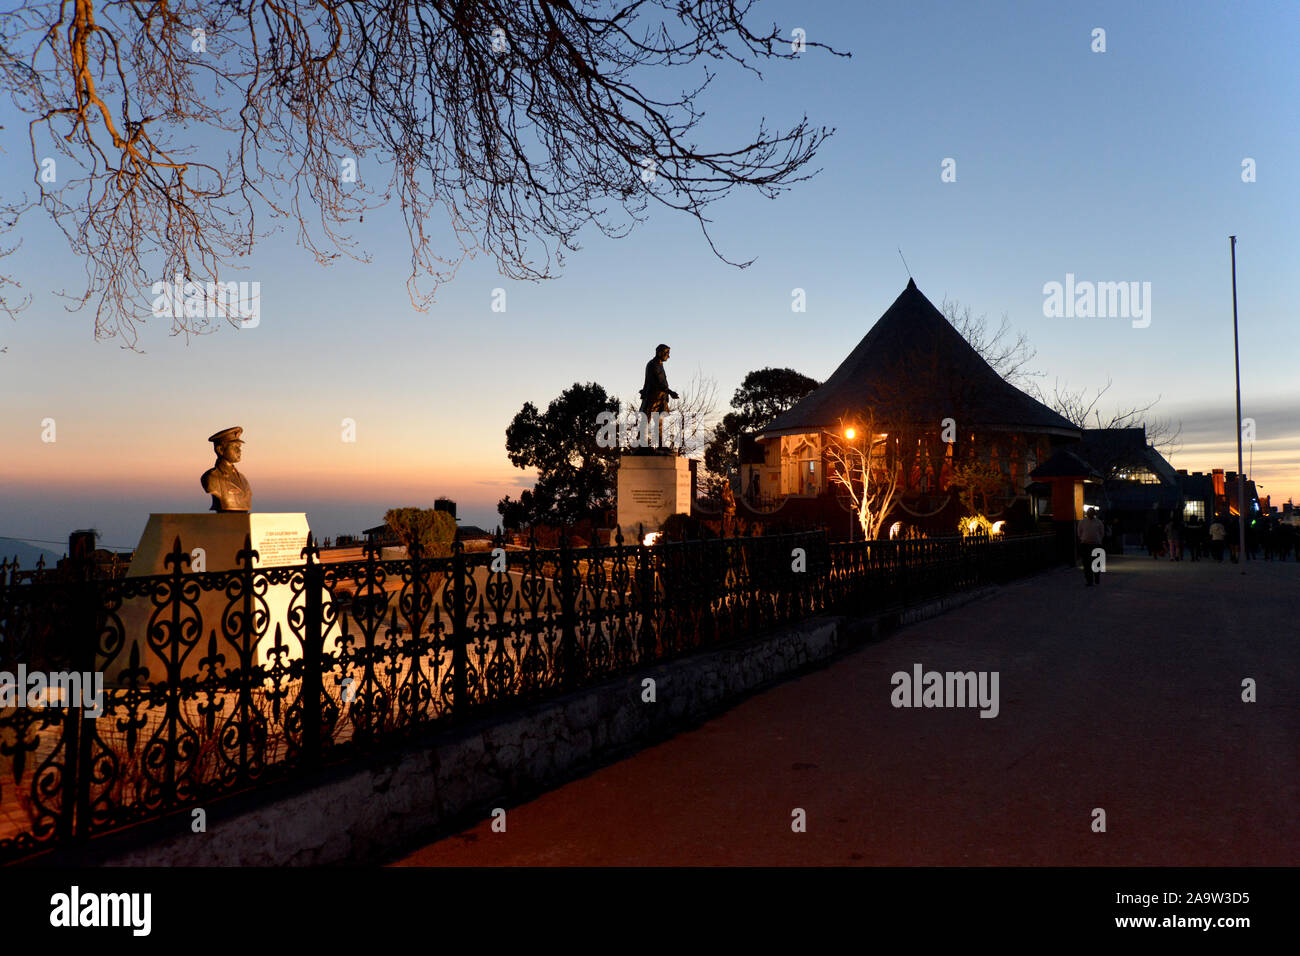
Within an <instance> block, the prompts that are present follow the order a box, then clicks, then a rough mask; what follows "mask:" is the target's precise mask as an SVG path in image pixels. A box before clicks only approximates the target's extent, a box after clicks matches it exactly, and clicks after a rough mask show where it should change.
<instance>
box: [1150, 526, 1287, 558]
mask: <svg viewBox="0 0 1300 956" xmlns="http://www.w3.org/2000/svg"><path fill="white" fill-rule="evenodd" d="M1296 539H1297V534H1296V529H1295V528H1294V527H1292V526H1291V525H1287V524H1283V523H1282V522H1280V521H1278V520H1276V519H1274V518H1269V519H1267V520H1259V521H1252V522H1251V523H1250V524H1248V525H1246V557H1247V558H1248V559H1250V560H1257V559H1258V558H1259V555H1260V552H1261V551H1263V556H1264V560H1265V561H1273V560H1278V561H1285V560H1286V559H1287V558H1288V557H1289V556H1290V555H1291V554H1292V552H1295V553H1296V559H1297V560H1300V548H1298V547H1297V540H1296ZM1240 542H1241V529H1240V527H1239V526H1238V524H1237V517H1236V516H1235V515H1215V516H1214V518H1213V519H1212V520H1211V521H1210V523H1209V524H1208V525H1206V524H1205V523H1204V522H1199V521H1198V522H1186V523H1185V522H1183V520H1182V519H1181V517H1180V516H1178V515H1176V514H1175V515H1174V516H1173V517H1171V518H1170V519H1169V520H1168V521H1166V522H1165V523H1163V524H1161V523H1160V522H1158V521H1153V522H1151V524H1149V525H1148V526H1147V529H1146V532H1145V534H1144V535H1143V545H1144V546H1145V547H1146V549H1147V554H1149V555H1151V557H1153V558H1168V559H1169V560H1170V561H1181V560H1183V558H1184V557H1187V558H1188V559H1189V560H1191V561H1199V560H1200V559H1201V558H1207V559H1210V560H1213V561H1218V562H1219V563H1222V562H1223V559H1224V557H1225V556H1226V557H1227V558H1228V559H1229V560H1230V561H1231V562H1232V563H1233V564H1236V563H1237V561H1238V560H1240V554H1239V551H1240V550H1241V546H1240Z"/></svg>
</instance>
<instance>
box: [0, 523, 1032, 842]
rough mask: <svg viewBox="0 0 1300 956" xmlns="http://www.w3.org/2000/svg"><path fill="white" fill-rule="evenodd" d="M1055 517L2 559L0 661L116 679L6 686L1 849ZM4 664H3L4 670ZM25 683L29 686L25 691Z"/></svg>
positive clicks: (0, 751) (511, 700) (999, 563)
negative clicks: (998, 529)
mask: <svg viewBox="0 0 1300 956" xmlns="http://www.w3.org/2000/svg"><path fill="white" fill-rule="evenodd" d="M1054 548H1055V543H1054V538H1053V537H1052V536H1051V535H1035V536H1032V537H1025V538H1016V539H1006V540H993V541H989V540H987V539H984V540H971V539H967V540H963V539H960V538H952V539H925V540H916V541H894V542H890V541H870V542H855V543H852V544H848V543H834V544H832V543H830V542H829V541H828V540H827V537H826V535H825V534H824V533H821V532H815V533H803V534H788V535H771V536H764V537H755V538H723V539H712V540H704V541H682V542H667V543H661V544H657V545H655V546H653V547H644V546H639V545H631V546H624V545H623V543H622V542H621V540H620V541H619V542H618V543H617V544H615V545H614V546H612V547H591V548H570V547H568V546H567V545H566V543H565V542H563V541H562V542H561V546H560V547H559V548H555V549H545V550H544V549H539V548H537V547H530V548H528V549H522V550H521V549H513V550H504V551H502V550H498V551H495V552H484V553H478V554H472V555H471V554H465V553H463V552H461V551H460V550H459V549H458V550H457V551H456V552H455V553H454V554H453V555H452V556H451V557H446V558H414V559H407V560H396V561H382V560H378V556H377V554H376V553H375V552H374V551H373V550H372V551H369V552H368V553H367V558H366V560H361V561H353V562H346V563H337V564H321V563H320V561H319V553H318V551H317V549H316V548H315V547H314V546H312V545H311V543H310V541H309V543H308V546H307V548H305V549H304V551H303V553H302V557H303V559H304V563H303V564H301V565H295V566H290V567H273V568H255V567H254V558H255V552H253V551H251V549H250V548H249V547H248V546H247V545H246V546H245V549H244V550H243V551H241V552H240V554H239V556H238V561H239V566H238V567H237V568H236V569H234V570H229V571H213V572H204V573H195V572H191V571H189V570H188V564H189V560H190V559H189V554H188V552H187V551H186V550H184V549H183V548H182V547H181V543H180V541H179V540H178V541H176V542H175V544H174V546H173V550H172V553H171V555H170V556H169V557H168V558H167V559H166V565H165V566H166V567H167V568H168V569H169V573H167V574H161V575H155V576H149V577H123V578H115V579H103V578H96V577H95V576H94V575H93V574H92V573H91V572H89V571H85V572H84V573H82V574H76V573H65V574H62V575H60V576H50V575H45V576H40V577H37V578H34V579H11V580H10V582H9V583H6V582H5V581H4V579H3V578H0V672H7V673H9V674H16V673H17V671H18V668H19V667H20V666H22V667H25V668H26V670H27V672H28V673H32V672H36V671H41V672H46V673H50V672H65V673H98V674H101V675H103V678H104V682H105V683H104V688H103V694H102V698H101V699H102V712H101V713H99V714H98V716H91V714H93V713H94V707H93V705H92V706H91V707H87V706H80V707H78V706H72V707H64V706H56V705H55V704H54V702H52V701H50V700H48V699H47V700H39V699H37V700H32V699H30V698H28V699H26V700H19V701H18V703H19V704H20V705H23V706H8V705H6V704H5V703H4V702H3V700H2V699H0V861H6V860H13V859H17V858H20V857H23V856H27V855H30V854H32V853H36V852H40V851H42V850H44V849H47V848H50V847H53V846H57V845H65V844H68V843H74V842H77V841H81V840H85V839H88V838H90V837H93V836H95V835H97V834H101V833H105V832H107V831H111V830H116V829H119V828H121V827H125V826H129V825H131V824H134V823H137V822H140V821H142V820H145V819H148V818H151V817H157V816H161V815H164V814H167V813H170V812H172V811H175V810H178V809H181V808H184V807H187V806H195V805H200V804H202V803H204V802H205V801H209V800H212V799H214V798H217V797H221V796H224V795H227V794H230V793H233V792H236V791H241V790H247V789H249V788H253V787H256V786H259V785H262V784H264V783H267V782H270V781H273V780H278V779H282V778H285V777H288V776H291V775H294V774H299V773H302V772H304V771H306V770H309V769H311V768H314V767H319V766H322V765H325V764H333V763H338V762H341V761H346V760H348V759H349V758H353V757H355V756H357V755H360V754H364V753H367V752H371V751H373V750H375V749H376V748H378V747H381V746H388V745H390V744H392V743H394V742H399V741H401V740H402V739H405V738H407V737H409V736H410V735H412V734H415V733H425V732H427V731H429V730H430V729H431V728H432V729H436V728H438V727H440V726H444V725H448V724H450V723H453V722H457V721H462V720H465V719H467V718H469V717H472V716H477V715H481V714H484V713H487V712H492V711H498V710H500V709H503V708H510V707H517V706H519V705H521V704H522V703H525V702H529V701H534V700H537V699H540V698H544V697H547V696H550V695H554V694H558V693H563V692H565V691H568V690H571V689H573V688H576V687H580V686H582V685H584V684H590V683H595V682H598V681H601V680H604V679H606V678H608V677H611V676H613V675H617V674H620V673H627V672H631V671H635V670H637V669H639V668H643V667H645V666H647V665H649V664H651V663H656V662H660V661H664V660H667V659H671V658H674V657H678V656H681V655H684V654H689V653H692V652H694V651H697V650H700V649H703V648H708V647H713V646H716V645H719V644H723V643H726V642H728V641H731V640H734V639H736V638H740V637H743V636H746V635H750V634H754V633H756V632H759V631H762V630H764V629H766V628H770V627H773V626H775V625H778V624H781V623H783V622H787V621H791V620H795V619H798V618H801V617H805V616H807V615H809V614H814V613H819V612H823V611H844V612H847V613H863V612H868V611H873V610H881V609H885V608H888V607H891V606H899V605H904V604H909V603H914V602H917V601H920V600H924V599H926V598H928V597H932V596H934V595H938V594H942V593H947V592H951V591H955V590H958V589H962V588H967V587H971V586H974V585H978V584H982V583H988V582H997V581H1004V580H1007V579H1009V578H1011V577H1014V576H1017V575H1021V574H1025V573H1029V572H1032V571H1035V570H1039V569H1042V568H1044V567H1047V566H1049V565H1051V564H1053V563H1054V562H1055V560H1056V557H1057V555H1056V552H1055V550H1054ZM0 679H3V678H0ZM22 692H23V689H19V693H22Z"/></svg>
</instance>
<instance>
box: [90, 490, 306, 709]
mask: <svg viewBox="0 0 1300 956" xmlns="http://www.w3.org/2000/svg"><path fill="white" fill-rule="evenodd" d="M307 533H308V527H307V516H306V515H305V514H303V513H287V514H260V513H256V512H249V513H243V514H236V513H217V512H211V513H208V514H151V515H150V516H149V522H148V524H146V525H145V529H144V533H143V534H142V535H141V536H140V544H139V546H138V547H137V548H136V549H135V554H134V555H133V556H132V558H131V566H130V568H129V569H128V570H127V577H141V576H145V575H157V574H170V573H171V572H172V568H170V567H167V566H166V564H165V561H166V558H167V555H169V554H170V553H171V551H172V547H173V545H174V543H175V541H176V539H177V538H180V543H181V548H182V550H184V551H185V552H186V553H187V554H189V555H190V557H191V561H190V564H189V566H188V567H187V568H185V569H184V570H186V571H187V572H194V571H229V570H233V569H235V568H238V567H240V563H239V561H238V559H237V555H238V553H239V552H240V551H241V550H242V549H243V548H244V543H245V539H247V538H251V539H252V547H253V550H255V551H257V552H258V558H257V560H256V561H255V562H254V567H256V568H271V567H284V566H286V565H300V564H302V563H303V561H304V559H303V557H302V549H303V548H304V547H305V546H306V544H307ZM259 596H260V598H261V600H262V601H264V602H265V607H263V606H262V604H261V603H260V602H258V601H254V608H255V609H260V610H263V611H264V613H265V615H266V617H265V622H266V624H265V628H264V629H262V628H261V622H260V621H259V622H258V627H259V630H260V632H261V637H260V638H259V639H258V642H257V647H256V650H255V651H254V655H253V661H252V663H253V664H262V665H263V666H266V667H271V666H273V665H274V664H275V661H276V658H275V656H274V654H273V650H274V647H275V630H276V627H277V626H278V627H279V628H280V636H281V644H282V647H283V648H285V649H286V650H287V653H283V654H281V655H280V657H279V660H280V662H281V663H282V664H286V665H287V664H288V662H289V661H291V660H295V659H297V658H299V657H301V656H302V648H301V646H300V645H299V643H298V641H297V640H296V638H295V637H294V633H293V631H292V629H291V628H290V626H289V604H290V601H291V600H292V598H293V590H292V587H291V585H290V584H288V583H284V584H271V585H268V586H267V588H266V591H265V593H262V594H260V595H259ZM322 600H323V601H328V600H329V594H328V592H326V593H324V594H323V595H322ZM299 601H300V602H301V601H302V598H301V597H299ZM227 602H228V598H227V596H226V594H225V592H224V591H201V592H200V593H199V595H198V598H197V601H196V602H195V603H196V604H197V607H198V611H199V614H200V615H201V616H202V623H203V630H202V633H201V634H199V635H198V640H197V642H195V643H194V646H193V647H192V648H188V649H186V648H185V647H184V646H182V648H181V652H182V654H183V655H184V660H183V661H182V663H181V672H180V676H182V677H187V676H204V670H203V669H201V668H200V667H199V661H200V659H202V658H204V657H207V656H208V640H209V637H210V635H212V634H213V633H215V634H216V637H217V653H218V654H223V655H225V658H226V659H225V663H224V665H223V667H224V668H225V669H227V670H228V669H231V668H235V667H239V666H240V661H239V655H238V651H237V648H236V647H235V645H233V644H231V643H230V642H229V641H227V640H226V639H225V637H224V636H223V633H222V629H221V617H222V614H224V613H225V611H226V607H227ZM155 610H157V609H156V608H155V607H154V605H153V604H152V602H151V601H150V599H149V598H147V597H144V598H131V599H129V600H127V601H124V602H123V605H122V608H121V610H120V611H119V612H118V615H119V616H120V617H121V619H122V627H123V632H124V634H125V637H126V646H125V647H124V648H123V650H122V652H121V653H120V654H118V655H117V657H116V658H115V659H114V661H113V662H112V665H111V666H110V667H109V668H108V669H107V670H106V672H105V674H104V679H105V681H107V682H108V683H110V684H113V683H117V682H118V679H119V676H120V674H121V672H122V670H124V669H125V668H126V667H128V666H129V661H130V657H131V644H132V643H133V642H134V643H135V644H136V645H137V646H138V647H139V651H140V664H141V666H144V667H148V668H149V679H150V680H151V681H156V680H161V679H162V678H164V677H165V676H166V675H167V668H166V665H165V664H164V662H163V660H162V659H161V658H160V657H159V656H158V654H157V653H155V651H154V650H153V649H152V648H151V647H150V646H149V642H148V640H147V637H146V635H147V631H148V627H149V620H150V617H151V616H152V615H153V613H154V612H155ZM187 617H188V618H189V619H190V620H192V619H193V613H192V612H190V611H189V610H188V608H184V607H183V608H182V625H183V624H184V621H185V620H186V618H187ZM158 620H159V621H168V620H170V606H169V607H168V608H165V609H163V610H161V612H160V616H159V618H158ZM182 634H183V636H184V637H185V640H186V641H189V640H190V638H191V635H190V634H189V633H187V632H185V630H184V627H183V626H182ZM173 639H174V637H173Z"/></svg>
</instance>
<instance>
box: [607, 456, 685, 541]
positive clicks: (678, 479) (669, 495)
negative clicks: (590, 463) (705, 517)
mask: <svg viewBox="0 0 1300 956" xmlns="http://www.w3.org/2000/svg"><path fill="white" fill-rule="evenodd" d="M678 512H682V513H685V514H690V513H691V464H690V462H689V461H688V460H687V459H685V458H683V457H682V456H680V455H624V456H622V457H621V458H620V459H619V461H618V524H619V527H620V528H622V530H623V540H624V541H625V542H626V543H627V544H634V543H635V544H640V542H639V541H636V540H635V539H636V533H637V527H638V525H639V526H641V527H643V528H644V529H645V533H646V534H650V533H651V532H652V531H658V530H659V527H660V526H661V525H662V524H663V523H664V519H666V518H667V517H668V516H669V515H671V514H677V513H678Z"/></svg>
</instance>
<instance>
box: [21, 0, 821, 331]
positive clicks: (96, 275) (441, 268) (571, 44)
mask: <svg viewBox="0 0 1300 956" xmlns="http://www.w3.org/2000/svg"><path fill="white" fill-rule="evenodd" d="M753 4H754V0H727V2H718V0H695V2H685V0H625V2H621V3H620V2H617V0H615V2H610V0H479V2H464V0H420V2H410V0H99V2H94V0H26V2H23V3H20V4H19V6H18V7H17V9H16V10H14V11H13V12H8V13H3V14H0V59H2V60H3V64H2V65H0V89H2V90H3V92H5V93H6V94H8V96H9V97H10V99H11V100H12V102H13V104H14V106H15V107H17V109H18V110H19V111H20V112H21V113H22V114H24V115H26V116H27V117H28V118H29V138H30V144H31V152H32V162H33V166H34V170H35V171H34V174H33V182H34V183H35V186H36V194H35V196H34V197H31V198H29V197H27V196H22V197H10V198H9V199H8V200H7V201H6V202H5V203H4V204H3V206H2V207H0V215H2V218H3V226H0V229H14V228H17V226H18V222H19V220H20V219H21V218H22V217H23V216H24V215H26V214H28V213H31V212H33V211H34V210H37V209H39V210H42V211H43V212H44V213H45V214H46V215H48V216H49V217H50V218H51V219H52V220H53V221H54V222H55V223H56V225H57V226H58V228H59V229H60V230H62V231H63V233H64V235H65V237H66V239H67V241H68V244H69V246H70V248H71V249H72V250H73V251H74V252H75V253H76V254H77V255H79V256H81V257H83V258H84V260H85V263H86V283H85V288H84V290H83V291H81V292H79V293H73V294H71V295H70V296H69V298H70V300H71V302H72V308H82V307H84V306H86V305H87V304H92V303H93V308H94V310H95V317H96V318H95V334H96V336H97V337H112V336H115V335H121V336H122V337H123V338H124V339H125V340H126V342H127V344H128V345H129V346H134V343H135V340H136V324H137V323H139V322H143V321H146V320H147V319H148V318H150V317H153V316H154V315H156V314H157V313H156V311H155V310H153V308H152V306H153V305H154V304H155V300H154V299H151V298H149V295H155V296H156V292H149V290H151V287H153V285H154V284H155V283H157V282H158V281H160V280H162V281H171V280H173V277H176V276H180V277H182V278H183V280H184V281H186V282H191V283H195V284H196V285H197V286H198V287H199V288H201V289H202V288H206V286H207V284H208V283H217V282H221V281H223V280H226V279H229V275H228V274H227V273H228V272H229V270H230V269H231V268H232V267H233V264H234V263H236V262H238V261H239V260H241V259H244V258H246V257H248V256H249V255H250V254H251V253H252V252H253V250H254V248H255V245H256V243H257V241H258V240H260V239H262V238H264V236H265V235H266V232H264V231H260V230H259V223H258V216H259V215H260V216H263V217H269V220H270V222H271V223H273V224H276V225H278V224H281V223H283V222H285V221H288V222H290V223H292V224H293V225H294V226H296V229H297V238H298V242H299V244H300V245H302V246H303V247H304V248H306V249H307V250H308V251H309V252H310V253H312V254H313V255H314V256H315V257H316V259H317V260H318V261H319V262H321V263H328V262H331V261H333V260H335V259H336V258H337V257H339V256H340V255H347V256H350V257H353V258H356V259H360V260H362V261H364V260H365V259H366V256H365V254H364V253H363V252H360V251H358V250H357V249H356V246H355V243H354V242H353V241H352V239H351V238H350V236H349V235H348V234H347V233H346V231H345V229H346V227H348V226H349V225H350V224H351V223H353V222H361V221H364V215H365V213H366V211H368V210H370V209H373V208H376V207H378V206H382V205H386V204H388V203H390V202H393V201H396V202H397V203H398V204H399V206H400V209H401V213H402V216H403V218H404V221H405V224H406V228H407V232H408V235H409V240H410V247H411V260H410V275H409V278H408V282H407V285H408V290H409V293H410V295H411V300H412V302H413V303H414V304H415V305H416V306H417V307H420V308H423V307H425V306H427V305H428V303H429V302H430V301H431V299H432V298H433V295H434V293H435V292H436V290H437V288H438V286H439V285H440V284H441V283H443V282H445V281H448V280H449V279H451V278H452V277H453V276H454V275H455V273H456V270H457V269H458V267H459V266H460V264H461V263H462V262H463V261H464V260H465V259H466V258H467V257H469V256H473V255H476V254H478V253H480V252H482V253H486V254H488V255H490V256H492V257H493V258H494V259H495V260H496V262H497V266H498V268H499V269H500V271H501V272H502V273H503V274H504V275H506V276H508V277H510V278H516V279H541V278H549V277H552V276H554V275H555V274H556V270H557V269H559V268H561V267H562V266H563V262H564V254H565V253H566V252H568V251H574V250H577V249H578V248H579V246H578V237H579V234H580V232H581V231H582V230H583V229H584V228H587V227H594V228H595V229H597V230H598V231H599V232H601V233H602V234H604V235H605V236H609V237H620V236H624V235H626V234H627V233H628V232H629V231H630V230H631V229H632V228H633V227H634V226H635V225H636V224H637V223H639V222H641V221H643V220H644V218H645V215H646V210H647V208H648V205H649V203H650V202H651V201H653V202H655V203H657V204H659V205H661V206H665V207H668V208H671V209H675V210H680V211H683V212H685V213H687V214H688V215H690V216H692V217H694V218H695V219H696V220H697V221H698V222H699V224H700V226H701V229H703V230H704V235H705V238H706V240H707V242H708V243H709V246H710V248H713V249H714V251H715V252H716V253H717V254H718V255H719V256H720V257H722V258H724V259H725V258H726V257H725V256H722V253H720V252H718V251H717V249H716V247H715V246H714V243H713V239H712V237H711V236H710V235H709V232H708V223H709V219H708V217H707V216H706V208H707V206H708V205H709V204H710V203H712V202H715V201H717V200H718V199H720V198H722V197H724V196H726V195H727V194H729V193H730V192H731V191H732V190H733V189H735V188H736V187H745V188H749V189H753V190H755V191H757V192H758V193H759V194H760V195H762V196H765V197H773V196H776V195H778V194H780V193H781V192H783V191H784V190H786V189H788V188H789V187H790V186H791V185H792V184H794V183H796V182H799V181H801V180H804V179H806V178H808V177H809V176H811V175H813V173H814V171H813V170H810V169H809V168H808V164H809V162H810V161H811V160H812V159H813V157H814V155H815V153H816V151H817V148H818V147H819V146H820V144H821V143H822V142H823V141H824V140H825V138H826V137H827V136H829V135H831V133H832V132H833V130H830V129H826V128H824V127H822V128H817V127H813V126H811V125H809V123H808V120H807V117H803V118H801V119H799V120H798V121H797V122H796V123H795V124H794V125H793V126H791V127H790V128H789V129H788V130H785V131H776V130H770V129H769V128H768V127H767V125H766V123H765V122H764V121H760V122H759V125H758V129H757V130H756V132H755V133H754V134H753V138H752V139H751V140H750V141H749V142H744V141H743V140H742V142H740V143H738V144H732V145H729V146H725V147H714V148H709V147H704V146H700V145H698V144H697V142H696V136H697V134H698V132H699V124H700V121H701V119H702V118H703V112H702V108H701V105H700V102H699V98H700V94H701V93H702V92H703V91H704V90H705V89H706V88H707V87H708V86H709V84H710V83H711V82H712V81H713V79H714V78H715V73H714V72H713V69H711V68H710V66H709V63H710V61H714V62H715V63H716V62H719V61H721V62H722V63H723V64H729V65H732V66H738V67H740V68H741V69H743V70H746V71H749V72H751V73H752V74H754V75H755V76H756V77H761V74H760V73H759V71H758V69H757V68H756V65H755V64H756V62H758V61H760V60H765V59H766V60H781V59H793V58H795V57H796V56H798V55H801V53H799V52H796V51H795V50H794V49H792V45H791V44H790V42H789V40H788V38H785V37H783V36H782V35H781V32H780V30H779V28H778V27H776V26H775V25H773V26H772V27H771V28H770V29H767V30H763V29H757V28H752V27H751V26H750V23H749V21H750V19H751V18H750V13H751V8H752V7H753ZM804 47H805V49H807V48H817V47H820V48H821V49H823V50H826V51H828V52H830V53H833V54H836V55H844V54H840V53H837V51H834V50H831V49H830V47H827V46H825V45H823V44H820V43H815V42H811V41H807V42H806V43H805V44H804ZM696 63H699V64H702V65H703V66H704V69H703V72H702V75H701V76H700V78H699V79H698V81H696V85H694V86H693V87H689V88H687V89H685V90H684V91H682V92H680V93H676V94H661V93H655V92H651V91H652V90H660V89H662V88H663V87H664V83H663V82H662V81H663V78H664V75H666V76H667V78H668V80H669V82H671V83H673V84H674V86H676V85H678V84H680V83H681V79H680V77H681V75H682V73H683V70H684V68H685V67H687V66H688V65H691V64H696ZM46 160H56V161H57V173H56V175H55V178H53V179H50V178H49V175H48V170H50V169H51V167H49V165H48V164H47V163H46ZM43 171H46V173H47V175H46V176H44V177H43V176H42V172H43ZM354 172H355V173H356V176H355V181H353V176H352V174H353V173H354ZM385 177H386V182H385V181H384V179H385ZM435 214H437V215H435ZM443 223H445V224H446V228H443V226H442V224H443ZM727 261H730V260H727ZM733 264H737V265H742V266H743V265H747V264H748V262H739V263H733ZM424 282H428V283H430V286H431V287H429V288H427V289H422V288H421V286H422V283H424ZM146 292H149V294H148V295H146ZM209 299H210V296H209ZM202 304H203V303H202V302H201V305H202ZM207 305H208V307H207V308H201V309H199V310H198V311H201V312H203V314H202V315H189V314H185V315H181V316H179V317H178V316H171V319H172V322H173V327H172V331H173V333H182V332H183V333H185V334H189V333H192V332H204V331H208V330H209V329H210V328H211V327H212V325H213V323H212V322H211V321H208V320H211V319H213V318H225V319H227V320H230V318H231V317H230V316H229V315H226V314H223V313H222V310H221V309H220V308H219V307H218V308H217V309H216V311H215V314H214V311H213V309H212V307H211V304H210V302H209V303H208V304H207Z"/></svg>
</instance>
